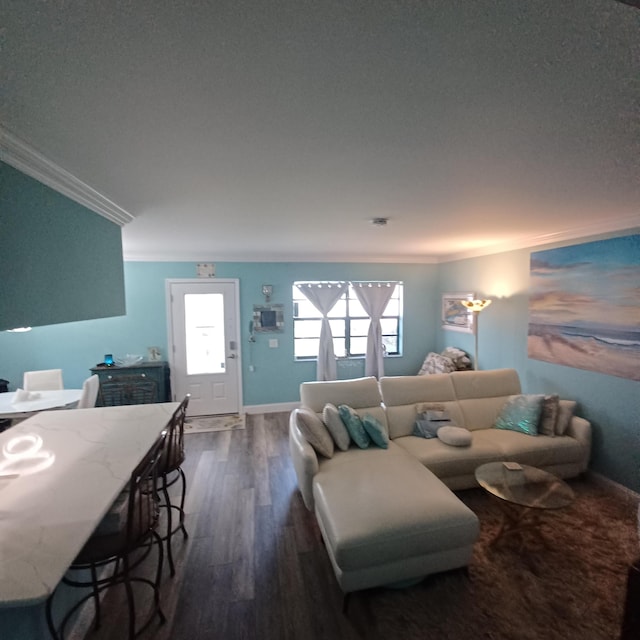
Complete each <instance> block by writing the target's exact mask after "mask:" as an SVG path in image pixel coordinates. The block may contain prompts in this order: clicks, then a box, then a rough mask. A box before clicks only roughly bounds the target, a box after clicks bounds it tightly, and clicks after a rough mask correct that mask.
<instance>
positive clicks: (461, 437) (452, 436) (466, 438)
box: [438, 426, 471, 447]
mask: <svg viewBox="0 0 640 640" xmlns="http://www.w3.org/2000/svg"><path fill="white" fill-rule="evenodd" d="M438 439H439V440H442V442H444V443H445V444H450V445H451V446H453V447H468V446H469V445H470V444H471V431H469V429H465V428H464V427H451V426H448V427H440V428H439V429H438Z"/></svg>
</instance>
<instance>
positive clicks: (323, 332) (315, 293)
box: [296, 282, 347, 380]
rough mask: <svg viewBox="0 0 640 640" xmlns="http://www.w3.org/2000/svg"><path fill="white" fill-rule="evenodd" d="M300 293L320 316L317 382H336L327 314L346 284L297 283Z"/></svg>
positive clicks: (331, 338) (338, 298)
mask: <svg viewBox="0 0 640 640" xmlns="http://www.w3.org/2000/svg"><path fill="white" fill-rule="evenodd" d="M296 287H298V290H299V291H300V293H302V294H303V295H304V296H305V298H307V300H308V301H309V302H310V303H311V304H312V305H313V306H314V307H315V308H316V309H317V310H318V311H319V312H320V313H321V314H322V325H321V327H320V346H319V348H318V369H317V374H316V378H317V379H318V380H336V379H337V377H338V366H337V364H336V355H335V351H334V350H333V335H332V333H331V325H330V324H329V319H328V318H327V314H328V313H329V312H330V311H331V309H333V307H334V306H335V305H336V303H337V302H338V300H340V298H341V297H342V295H343V294H344V292H345V291H346V290H347V283H346V282H299V283H297V284H296Z"/></svg>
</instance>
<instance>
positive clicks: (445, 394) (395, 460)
mask: <svg viewBox="0 0 640 640" xmlns="http://www.w3.org/2000/svg"><path fill="white" fill-rule="evenodd" d="M520 393H521V387H520V381H519V378H518V374H517V372H516V371H515V370H513V369H500V370H490V371H456V372H453V373H450V374H436V375H429V376H401V377H386V378H382V379H381V380H380V381H379V382H378V381H377V380H376V379H375V378H360V379H356V380H341V381H331V382H305V383H303V384H302V385H301V387H300V399H301V407H305V408H307V409H310V410H312V411H313V412H315V413H316V414H317V415H318V416H321V415H322V411H323V409H324V407H325V405H326V404H327V403H332V404H334V405H336V406H338V405H340V404H346V405H349V406H350V407H352V408H353V409H355V410H356V411H357V412H358V414H359V415H365V414H369V415H372V416H374V417H375V418H377V419H378V420H379V421H380V422H381V423H382V424H383V425H384V426H385V428H386V429H387V432H388V435H389V438H390V441H389V446H388V448H387V449H382V448H379V447H373V446H372V447H369V448H367V449H360V448H357V447H356V446H355V445H353V444H352V446H351V447H350V448H349V449H348V450H346V451H341V450H337V449H336V451H335V453H334V454H333V456H332V457H331V458H326V457H323V456H320V455H318V454H317V453H316V451H315V449H314V448H313V447H312V446H311V444H310V443H309V441H308V440H307V439H306V438H305V437H304V436H303V435H302V432H301V431H300V429H299V426H298V417H297V411H298V410H294V411H293V412H292V414H291V419H290V426H289V443H290V451H291V456H292V460H293V465H294V468H295V471H296V475H297V479H298V486H299V488H300V491H301V493H302V497H303V500H304V503H305V505H306V507H307V508H308V509H310V510H314V511H315V514H316V517H317V520H318V524H319V526H320V530H321V532H322V536H323V538H324V541H325V544H326V547H327V552H328V554H329V557H330V559H331V562H332V565H333V568H334V571H335V574H336V578H337V580H338V583H339V584H340V586H341V588H342V589H343V591H345V592H350V591H355V590H359V589H364V588H368V587H374V586H379V585H386V584H390V583H396V582H399V581H405V580H407V579H411V578H418V577H421V576H424V575H427V574H430V573H435V572H439V571H445V570H449V569H454V568H457V567H463V566H466V565H467V564H468V563H469V562H470V560H471V555H472V551H473V544H474V542H475V540H476V539H477V536H478V532H479V523H478V520H477V518H476V516H475V514H473V513H472V512H471V511H470V510H469V509H468V508H467V507H466V506H465V505H464V504H463V503H462V502H461V501H460V500H459V499H458V497H457V496H456V495H455V494H454V493H453V492H452V490H458V489H467V488H472V487H476V486H477V483H476V481H475V476H474V471H475V469H476V468H477V467H478V466H479V465H481V464H483V463H485V462H493V461H507V460H508V461H515V462H520V463H522V464H529V465H532V466H536V467H539V468H541V469H545V470H547V471H550V472H551V473H554V474H556V475H558V476H559V477H563V478H570V477H573V476H576V475H578V474H580V473H582V472H584V471H586V470H587V465H588V461H589V456H590V450H591V425H590V424H589V422H587V421H586V420H584V419H583V418H580V417H577V416H571V417H570V419H569V424H568V427H567V429H566V432H565V433H564V435H556V436H553V437H552V436H544V435H538V436H531V435H526V434H523V433H518V432H515V431H509V430H502V429H495V428H493V425H494V423H495V421H496V418H497V416H498V415H499V413H500V411H501V409H502V407H503V406H504V405H505V403H506V402H507V400H508V399H509V397H510V396H512V395H516V394H520ZM422 403H438V404H443V405H444V406H445V408H446V410H447V412H448V413H449V415H450V416H451V418H452V419H453V420H454V421H455V423H456V424H457V425H458V426H461V427H465V428H467V429H469V430H470V431H471V432H472V437H471V444H470V445H469V446H465V447H458V446H451V445H448V444H445V443H444V442H442V441H441V440H440V439H438V438H433V439H424V438H419V437H416V436H413V435H411V434H412V431H413V428H414V424H415V421H416V416H417V413H418V411H417V408H419V406H420V404H422ZM560 403H561V405H562V406H563V408H564V410H565V411H566V410H568V409H569V408H571V405H572V404H573V403H570V402H568V401H562V400H561V401H560Z"/></svg>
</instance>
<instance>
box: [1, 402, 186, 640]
mask: <svg viewBox="0 0 640 640" xmlns="http://www.w3.org/2000/svg"><path fill="white" fill-rule="evenodd" d="M178 405H179V403H177V402H167V403H162V404H144V405H128V406H120V407H101V408H94V409H76V410H74V411H44V412H41V413H38V414H37V415H35V416H33V417H31V418H28V419H27V420H25V421H24V422H21V423H19V424H17V425H15V426H14V427H12V428H11V429H8V430H7V431H5V432H3V433H0V467H2V466H3V463H4V470H3V471H2V473H8V472H16V473H19V474H20V475H19V477H16V478H8V479H0V637H2V638H5V635H4V634H5V633H6V632H7V629H5V628H4V627H3V624H2V620H3V617H4V618H5V619H6V620H9V619H10V618H11V615H10V614H13V615H14V617H15V615H16V611H17V610H16V609H15V608H16V607H23V608H27V609H28V608H29V607H30V605H38V604H40V603H42V602H43V601H44V600H46V598H47V597H48V596H49V594H51V593H52V592H53V590H54V589H55V588H56V586H57V585H58V583H59V582H60V579H61V578H62V576H63V575H64V573H65V571H66V570H67V568H68V567H69V565H70V564H71V562H72V561H73V559H74V558H75V557H76V555H77V554H78V552H79V551H80V549H82V547H83V545H84V544H85V542H86V541H87V539H88V538H89V537H90V536H91V533H92V532H93V530H94V528H95V527H96V525H97V524H98V523H99V522H100V520H101V519H102V517H103V516H104V514H105V513H106V512H107V510H108V509H109V507H110V506H111V504H112V502H113V500H114V499H115V498H116V496H117V495H118V493H119V492H120V491H121V489H122V488H123V487H124V486H125V485H126V483H127V481H128V479H129V477H130V475H131V471H132V470H133V468H134V467H135V466H136V465H137V464H138V462H140V460H142V458H143V456H144V455H145V453H147V452H148V450H149V449H150V448H151V446H152V444H153V443H154V442H155V440H156V439H157V438H158V436H159V434H160V433H161V431H162V430H163V429H164V428H165V427H166V425H167V423H168V422H169V420H170V418H171V416H172V414H173V412H174V411H175V410H176V409H177V407H178ZM29 448H31V449H32V454H33V456H34V457H33V459H32V463H33V464H31V465H30V464H29V460H26V459H23V460H22V461H19V462H18V463H14V462H13V459H12V458H10V456H11V453H15V452H16V451H21V450H22V451H24V450H27V449H29ZM47 452H48V453H49V454H50V455H51V456H53V460H52V461H50V460H49V458H48V457H47ZM7 453H9V465H8V466H7ZM38 456H39V457H38ZM47 465H48V466H47ZM36 468H40V470H39V471H36V472H33V470H34V469H36ZM11 608H13V609H11Z"/></svg>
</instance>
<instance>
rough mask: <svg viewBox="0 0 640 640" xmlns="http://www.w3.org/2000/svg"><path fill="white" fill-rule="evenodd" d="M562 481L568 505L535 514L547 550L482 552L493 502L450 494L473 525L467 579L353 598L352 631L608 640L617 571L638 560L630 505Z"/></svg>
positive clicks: (496, 511)
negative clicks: (568, 491) (475, 520)
mask: <svg viewBox="0 0 640 640" xmlns="http://www.w3.org/2000/svg"><path fill="white" fill-rule="evenodd" d="M569 484H570V485H571V487H572V488H573V490H574V491H575V493H576V501H575V502H574V504H573V505H572V506H571V507H569V508H567V509H564V510H560V511H553V512H548V513H546V514H545V519H544V521H545V525H544V527H543V530H544V534H545V539H546V540H547V541H548V542H549V543H550V545H549V548H544V547H543V546H542V545H540V544H537V543H536V540H532V541H530V543H529V544H527V545H526V546H525V548H523V549H520V548H519V545H517V544H507V543H505V544H501V545H498V546H491V545H490V544H489V543H490V541H491V540H492V538H493V536H494V535H495V533H496V531H497V529H498V527H499V523H500V518H501V515H500V514H501V512H500V508H499V505H498V503H497V500H496V499H495V498H491V497H490V496H488V495H486V494H485V493H484V492H483V491H482V490H481V489H472V490H469V491H461V492H458V493H457V495H458V496H459V497H460V498H461V499H462V501H463V502H465V504H467V505H468V506H469V507H470V508H471V509H472V510H473V511H474V512H475V513H476V514H477V515H478V517H479V519H480V523H481V533H480V539H479V541H478V542H477V543H476V546H475V551H474V556H473V560H472V563H471V566H470V567H469V572H468V574H467V573H466V572H465V571H454V572H449V573H446V574H440V575H435V576H430V577H428V578H426V579H425V580H424V581H423V582H421V583H420V584H418V585H416V586H414V587H411V588H408V589H399V590H391V589H371V590H369V591H366V592H362V593H356V594H354V595H353V597H352V600H351V603H350V605H349V607H350V608H349V619H350V620H351V622H352V624H353V625H354V627H355V628H356V629H357V630H358V631H359V633H360V635H361V636H362V637H364V638H367V639H369V638H380V639H382V638H384V639H385V640H386V639H392V638H398V639H402V640H413V639H414V638H415V639H417V638H420V639H429V640H440V639H447V640H574V639H575V640H615V639H617V638H618V637H619V634H620V625H621V621H622V615H623V610H624V599H625V592H626V582H627V570H628V567H629V565H630V564H631V563H632V562H633V561H634V560H635V559H636V558H637V556H638V555H640V553H639V550H638V534H637V522H636V509H637V505H634V504H633V502H632V501H631V500H625V499H620V498H619V497H616V496H615V495H612V493H611V492H610V491H609V490H608V489H606V488H603V487H601V486H599V485H597V484H595V483H593V482H591V481H589V480H576V481H572V482H570V483H569ZM638 606H640V603H639V605H638ZM639 640H640V639H639Z"/></svg>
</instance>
